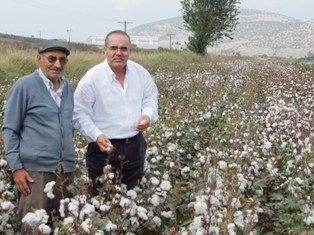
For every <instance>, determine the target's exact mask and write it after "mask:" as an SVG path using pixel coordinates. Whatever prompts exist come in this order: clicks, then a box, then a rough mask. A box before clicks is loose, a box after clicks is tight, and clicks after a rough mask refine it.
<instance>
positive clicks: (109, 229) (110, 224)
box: [105, 220, 117, 232]
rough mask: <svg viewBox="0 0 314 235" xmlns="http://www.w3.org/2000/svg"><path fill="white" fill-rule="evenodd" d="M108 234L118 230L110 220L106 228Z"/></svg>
mask: <svg viewBox="0 0 314 235" xmlns="http://www.w3.org/2000/svg"><path fill="white" fill-rule="evenodd" d="M105 229H106V231H107V232H111V231H115V230H116V229H117V225H115V224H113V223H112V222H111V221H110V220H109V221H108V223H107V224H106V227H105Z"/></svg>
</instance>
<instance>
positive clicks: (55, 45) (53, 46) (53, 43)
mask: <svg viewBox="0 0 314 235" xmlns="http://www.w3.org/2000/svg"><path fill="white" fill-rule="evenodd" d="M55 50H60V51H63V52H64V53H65V54H66V55H70V50H69V48H68V47H67V46H66V45H65V44H64V43H63V42H61V41H59V40H58V39H50V40H46V41H44V42H43V43H42V44H41V46H40V47H39V48H38V53H43V52H46V51H55Z"/></svg>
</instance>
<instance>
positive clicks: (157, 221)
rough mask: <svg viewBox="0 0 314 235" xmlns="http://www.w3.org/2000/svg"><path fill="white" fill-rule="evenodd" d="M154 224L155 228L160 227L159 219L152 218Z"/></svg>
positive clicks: (156, 217)
mask: <svg viewBox="0 0 314 235" xmlns="http://www.w3.org/2000/svg"><path fill="white" fill-rule="evenodd" d="M153 221H154V223H155V224H156V226H157V227H160V225H161V219H160V218H159V217H158V216H155V217H154V218H153Z"/></svg>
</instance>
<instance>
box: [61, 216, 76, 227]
mask: <svg viewBox="0 0 314 235" xmlns="http://www.w3.org/2000/svg"><path fill="white" fill-rule="evenodd" d="M73 222H74V218H73V217H71V216H69V217H66V218H64V219H63V223H64V224H65V225H71V224H73Z"/></svg>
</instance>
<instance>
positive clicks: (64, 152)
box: [2, 71, 75, 172]
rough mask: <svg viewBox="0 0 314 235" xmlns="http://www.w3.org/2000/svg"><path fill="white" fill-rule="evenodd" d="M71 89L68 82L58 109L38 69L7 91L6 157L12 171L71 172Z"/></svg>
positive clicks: (5, 119) (72, 146)
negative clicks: (60, 168) (61, 168)
mask: <svg viewBox="0 0 314 235" xmlns="http://www.w3.org/2000/svg"><path fill="white" fill-rule="evenodd" d="M72 113H73V90H72V87H71V85H70V84H69V82H68V81H66V80H65V85H64V89H63V93H62V101H61V105H60V108H59V107H58V105H57V104H56V102H55V101H54V100H53V98H52V97H51V95H50V93H49V91H48V89H47V87H46V86H45V84H44V82H43V80H42V78H41V77H40V75H39V73H38V72H37V71H35V72H33V73H32V74H29V75H26V76H24V77H22V78H20V79H19V80H17V81H16V83H15V84H14V85H13V86H12V88H11V89H10V91H9V93H8V97H7V103H6V108H5V113H4V122H3V128H2V132H3V141H4V149H5V158H6V160H7V161H8V164H9V166H10V168H11V170H12V171H15V170H17V169H21V168H24V169H26V170H27V171H37V172H38V171H41V172H56V170H57V168H58V163H59V162H61V164H62V166H63V169H64V172H72V171H74V162H75V152H74V143H73V127H72Z"/></svg>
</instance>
